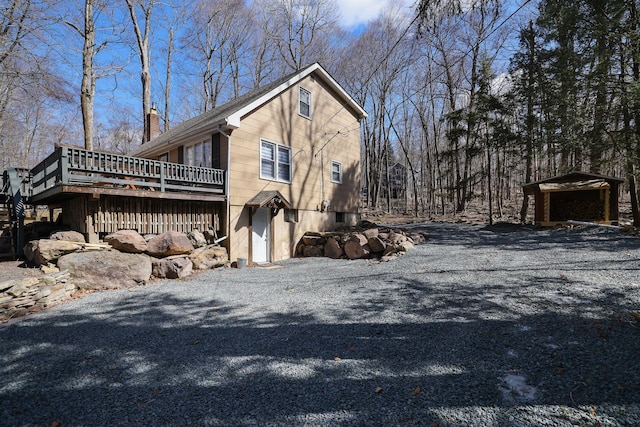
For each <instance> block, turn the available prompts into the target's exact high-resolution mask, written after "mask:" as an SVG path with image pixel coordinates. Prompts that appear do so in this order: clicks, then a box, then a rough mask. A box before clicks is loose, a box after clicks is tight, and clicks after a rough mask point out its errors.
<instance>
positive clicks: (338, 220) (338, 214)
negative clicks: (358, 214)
mask: <svg viewBox="0 0 640 427" xmlns="http://www.w3.org/2000/svg"><path fill="white" fill-rule="evenodd" d="M342 222H344V212H336V223H342Z"/></svg>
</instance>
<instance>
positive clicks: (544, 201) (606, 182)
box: [522, 172, 624, 226]
mask: <svg viewBox="0 0 640 427" xmlns="http://www.w3.org/2000/svg"><path fill="white" fill-rule="evenodd" d="M622 182H624V180H623V179H621V178H616V177H612V176H605V175H599V174H593V173H586V172H571V173H568V174H566V175H561V176H555V177H552V178H548V179H544V180H540V181H536V182H531V183H528V184H525V185H523V186H522V188H523V190H524V193H525V194H528V195H533V196H534V199H535V222H536V224H539V225H543V226H553V225H557V224H563V223H566V222H567V221H569V220H575V221H587V222H595V223H602V224H611V223H615V222H617V221H618V197H619V187H620V184H621V183H622Z"/></svg>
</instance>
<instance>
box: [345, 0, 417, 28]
mask: <svg viewBox="0 0 640 427" xmlns="http://www.w3.org/2000/svg"><path fill="white" fill-rule="evenodd" d="M336 3H337V4H338V7H339V8H340V12H341V14H342V26H343V27H345V28H347V29H350V30H355V29H357V28H358V27H360V26H363V25H365V24H366V23H367V22H369V21H371V20H372V19H375V18H376V17H377V16H378V14H379V13H380V11H382V10H383V9H385V8H386V7H389V6H393V5H397V4H399V5H400V6H401V7H406V8H410V9H412V8H414V4H415V3H416V1H415V0H337V2H336Z"/></svg>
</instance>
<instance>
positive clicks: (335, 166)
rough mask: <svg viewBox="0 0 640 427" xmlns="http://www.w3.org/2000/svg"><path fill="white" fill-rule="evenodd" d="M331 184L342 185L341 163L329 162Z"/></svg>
mask: <svg viewBox="0 0 640 427" xmlns="http://www.w3.org/2000/svg"><path fill="white" fill-rule="evenodd" d="M331 182H335V183H336V184H342V163H340V162H335V161H332V162H331Z"/></svg>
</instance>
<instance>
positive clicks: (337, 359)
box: [333, 356, 342, 362]
mask: <svg viewBox="0 0 640 427" xmlns="http://www.w3.org/2000/svg"><path fill="white" fill-rule="evenodd" d="M333 360H335V361H336V362H339V361H341V360H342V359H341V358H339V357H338V356H336V357H334V358H333Z"/></svg>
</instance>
